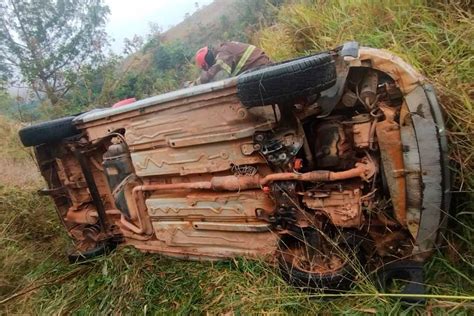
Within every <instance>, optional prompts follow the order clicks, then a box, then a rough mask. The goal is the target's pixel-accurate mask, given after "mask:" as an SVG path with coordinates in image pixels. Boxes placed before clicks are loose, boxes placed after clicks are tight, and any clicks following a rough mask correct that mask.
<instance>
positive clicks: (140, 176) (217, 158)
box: [34, 43, 449, 288]
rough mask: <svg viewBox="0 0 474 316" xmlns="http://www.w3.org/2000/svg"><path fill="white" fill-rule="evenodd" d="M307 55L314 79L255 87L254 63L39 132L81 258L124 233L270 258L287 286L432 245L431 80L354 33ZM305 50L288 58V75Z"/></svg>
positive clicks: (325, 279)
mask: <svg viewBox="0 0 474 316" xmlns="http://www.w3.org/2000/svg"><path fill="white" fill-rule="evenodd" d="M322 55H324V56H323V57H324V58H325V59H324V61H321V60H322V58H320V56H322ZM305 58H306V59H308V58H309V59H308V60H309V61H314V60H315V59H314V58H320V61H321V63H320V64H318V65H317V67H320V68H319V69H323V68H321V67H324V69H325V71H326V72H327V74H328V75H327V76H326V77H325V78H323V79H321V78H320V79H318V80H326V82H325V83H324V84H323V85H322V86H321V87H319V90H318V91H316V90H311V87H309V88H308V89H306V87H304V88H303V90H302V91H303V92H304V93H302V94H299V95H293V96H291V97H288V96H287V95H286V96H285V95H280V96H276V97H275V98H273V99H272V96H275V95H276V94H278V92H277V91H278V89H283V90H284V89H285V87H283V86H284V84H283V83H280V86H279V87H275V86H273V87H272V86H270V85H271V84H269V86H268V89H269V90H271V89H272V88H274V89H276V90H275V91H276V92H271V93H270V94H269V93H268V91H266V92H262V90H261V87H259V85H258V84H257V85H255V78H256V76H258V75H259V74H260V75H261V78H262V80H263V83H264V84H265V78H267V77H266V76H267V74H268V72H266V71H267V70H265V69H259V70H257V71H256V72H250V73H248V74H244V75H242V76H240V77H238V78H231V79H228V80H224V81H219V82H215V83H211V84H207V85H203V86H199V87H193V88H188V89H184V90H179V91H175V92H171V93H168V94H164V95H160V96H157V97H152V98H149V99H145V100H141V101H138V102H135V103H133V104H131V105H127V106H124V107H121V108H116V109H108V110H97V111H91V112H89V113H86V114H82V115H80V116H78V117H76V118H75V119H73V123H71V124H74V126H75V127H74V128H75V129H77V130H75V132H74V135H69V136H68V137H65V138H64V139H62V140H60V141H54V142H46V143H44V144H34V145H35V152H36V156H37V159H38V162H39V165H40V169H41V172H42V174H43V176H44V178H45V179H46V181H47V183H48V186H49V187H48V189H45V190H43V191H42V192H43V193H45V194H48V195H50V196H51V197H52V198H53V199H54V201H55V203H56V205H57V209H58V215H59V217H60V219H61V221H62V222H63V224H64V226H65V227H66V229H67V231H68V233H69V235H70V236H71V237H72V240H73V241H74V243H75V245H76V252H75V253H74V254H73V256H75V257H74V258H76V259H79V258H81V256H83V257H90V256H93V255H95V254H99V253H102V252H106V251H107V250H108V249H109V248H110V247H112V246H111V245H115V244H117V243H122V244H125V245H132V246H134V247H136V248H138V249H140V250H143V251H147V252H157V253H161V254H165V255H168V256H174V257H179V258H189V259H210V260H215V259H225V258H230V257H235V256H246V257H255V258H264V259H266V260H268V261H270V262H274V263H278V265H279V266H280V268H281V269H282V273H283V275H284V276H285V278H287V279H288V280H289V281H290V282H292V283H294V284H295V285H298V286H312V287H323V288H340V287H342V285H343V283H345V282H342V281H343V280H346V279H351V278H350V277H348V275H353V274H354V271H355V270H356V269H355V268H354V267H353V263H354V262H357V263H358V264H360V265H363V266H364V267H366V268H367V269H369V270H374V269H377V268H380V267H382V266H384V265H386V264H387V263H389V262H394V261H397V260H405V261H406V260H410V262H423V261H424V260H425V259H426V258H428V257H429V255H430V253H431V252H432V251H433V249H434V248H435V246H436V243H437V238H438V235H439V231H440V230H441V229H442V226H443V222H444V216H443V210H447V209H448V205H449V197H448V195H447V192H448V190H449V173H448V172H447V161H446V140H445V136H444V129H443V121H442V117H441V112H440V110H439V106H438V104H437V101H436V97H435V95H434V92H433V89H432V88H431V86H429V85H428V84H427V83H426V82H425V79H424V78H423V77H422V76H421V75H419V74H418V73H417V72H416V71H414V70H413V68H412V67H411V66H409V65H407V64H406V63H405V62H403V61H402V60H401V59H399V58H398V57H396V56H394V55H392V54H390V53H387V52H385V51H381V50H376V49H371V48H358V47H357V45H355V44H354V43H349V44H347V45H345V46H344V47H341V48H338V49H336V50H334V51H330V52H327V53H322V54H319V55H315V56H309V57H305ZM306 59H300V60H295V61H293V65H295V64H298V65H299V66H298V67H300V68H298V70H295V68H294V67H293V68H291V69H293V70H292V71H293V72H292V73H289V75H292V76H294V77H293V78H294V80H293V81H294V82H295V84H297V83H298V80H299V79H298V78H299V77H298V76H299V75H300V74H301V73H302V72H303V74H304V71H305V69H306V68H303V66H301V65H302V63H303V62H304V63H305V65H307V64H309V62H307V61H306ZM282 65H283V66H282ZM274 67H280V68H282V67H283V68H284V67H287V66H285V63H283V64H280V65H276V66H274ZM311 67H313V66H311ZM317 67H316V68H314V69H315V71H317V69H318V68H317ZM269 69H271V67H270V68H269ZM285 69H286V71H288V67H287V68H285ZM300 69H301V71H300ZM321 71H322V70H321ZM287 74H288V73H287ZM331 74H333V75H332V76H331ZM249 78H250V79H249ZM252 80H253V81H252ZM283 81H284V80H282V82H283ZM252 82H253V83H252ZM267 82H269V81H267ZM273 82H274V81H273ZM310 84H311V83H310ZM255 91H257V92H258V91H260V92H258V93H256V92H255ZM267 96H268V98H267ZM259 97H260V99H261V102H260V104H259V102H258V100H259ZM278 98H279V99H278ZM278 100H281V101H278ZM277 101H278V102H277ZM71 122H72V121H71Z"/></svg>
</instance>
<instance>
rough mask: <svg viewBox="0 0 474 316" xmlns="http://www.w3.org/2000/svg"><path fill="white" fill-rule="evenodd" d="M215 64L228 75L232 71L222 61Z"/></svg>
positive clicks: (219, 60)
mask: <svg viewBox="0 0 474 316" xmlns="http://www.w3.org/2000/svg"><path fill="white" fill-rule="evenodd" d="M216 64H218V65H219V66H221V68H222V69H224V71H225V72H227V73H228V74H229V75H231V74H232V69H231V68H230V66H229V65H227V64H226V63H225V62H224V61H223V60H222V59H218V60H216Z"/></svg>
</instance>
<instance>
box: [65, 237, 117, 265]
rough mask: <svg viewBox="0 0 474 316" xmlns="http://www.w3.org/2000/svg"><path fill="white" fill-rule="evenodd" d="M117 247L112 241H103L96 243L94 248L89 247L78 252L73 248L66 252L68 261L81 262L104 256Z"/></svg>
mask: <svg viewBox="0 0 474 316" xmlns="http://www.w3.org/2000/svg"><path fill="white" fill-rule="evenodd" d="M115 248H117V243H115V242H113V241H109V240H107V241H103V242H100V243H98V244H97V246H96V247H95V248H92V249H89V250H87V251H84V252H80V251H77V250H74V251H72V252H70V253H69V254H68V260H69V263H71V264H73V263H83V262H86V261H88V260H91V259H94V258H97V257H101V256H105V255H107V254H109V253H111V252H112V251H113V250H115Z"/></svg>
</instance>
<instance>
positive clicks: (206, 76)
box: [194, 42, 271, 84]
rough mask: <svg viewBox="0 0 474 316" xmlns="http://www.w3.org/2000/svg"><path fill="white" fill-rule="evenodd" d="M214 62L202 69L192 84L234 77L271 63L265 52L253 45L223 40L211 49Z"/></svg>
mask: <svg viewBox="0 0 474 316" xmlns="http://www.w3.org/2000/svg"><path fill="white" fill-rule="evenodd" d="M213 53H214V56H215V59H216V62H215V64H214V65H212V66H211V67H210V68H209V70H207V71H203V72H202V73H201V75H200V76H199V78H198V79H197V80H196V81H195V82H194V84H201V83H207V82H210V81H215V80H220V79H223V78H228V77H234V76H237V75H239V74H241V73H242V72H244V71H246V70H248V69H251V68H255V67H259V66H263V65H268V64H270V63H271V61H270V59H269V58H268V56H267V55H265V53H264V52H263V51H262V50H261V49H259V48H258V47H255V46H253V45H249V44H244V43H239V42H225V43H222V44H221V45H220V46H219V47H218V48H215V49H214V50H213Z"/></svg>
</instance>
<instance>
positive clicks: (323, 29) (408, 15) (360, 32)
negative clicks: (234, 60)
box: [255, 0, 474, 197]
mask: <svg viewBox="0 0 474 316" xmlns="http://www.w3.org/2000/svg"><path fill="white" fill-rule="evenodd" d="M349 40H356V41H358V42H359V43H361V45H364V46H371V47H376V48H384V49H387V50H390V51H392V52H394V53H396V54H397V55H399V56H401V57H402V58H404V59H405V60H406V61H407V62H408V63H410V64H412V65H413V66H414V67H415V68H417V69H418V70H419V71H420V72H421V73H423V74H424V75H425V76H426V77H427V78H428V79H429V80H430V81H431V82H432V83H433V84H434V85H435V87H436V90H437V93H438V96H439V98H440V101H441V104H442V106H443V108H444V110H445V113H446V122H447V126H448V136H449V139H450V144H451V151H450V156H451V160H452V162H453V163H454V165H455V166H454V168H453V169H454V170H455V173H456V183H455V187H456V190H458V191H467V192H470V193H471V194H472V192H473V191H474V176H473V175H474V159H473V154H474V109H473V99H474V82H473V81H472V78H474V44H473V43H474V14H473V11H472V7H470V6H469V1H464V2H463V1H446V2H439V3H436V2H433V1H403V0H397V1H362V0H351V1H346V0H335V1H325V0H313V1H309V0H308V1H305V0H299V1H289V3H288V4H287V5H286V6H284V7H283V8H282V9H281V10H280V11H279V15H278V19H277V24H276V25H273V26H271V27H268V28H264V29H262V30H261V31H260V32H259V33H257V34H256V36H255V41H256V42H257V43H258V44H259V45H260V46H261V47H262V48H263V49H264V50H265V51H266V52H267V53H268V54H269V55H270V56H271V57H272V58H274V59H275V60H281V59H286V58H290V57H294V56H297V55H303V54H305V53H308V52H313V51H321V50H326V49H328V48H332V47H335V46H337V45H339V44H341V43H343V42H345V41H349ZM471 196H472V197H474V195H471Z"/></svg>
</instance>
